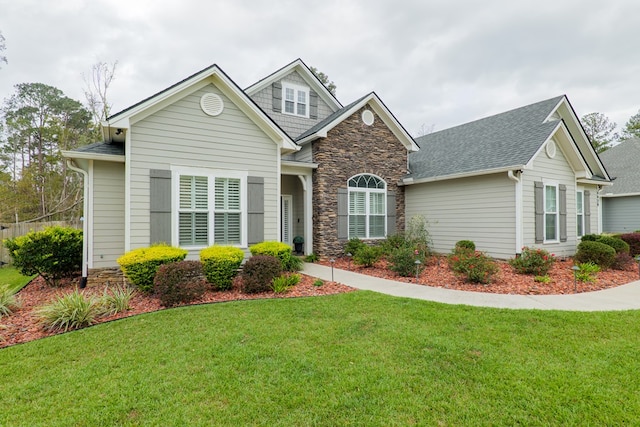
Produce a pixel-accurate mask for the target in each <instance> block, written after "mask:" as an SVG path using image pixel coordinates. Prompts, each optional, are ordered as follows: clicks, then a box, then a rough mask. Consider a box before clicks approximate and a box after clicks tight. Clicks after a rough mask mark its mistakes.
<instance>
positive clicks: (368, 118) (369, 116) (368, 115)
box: [362, 110, 374, 126]
mask: <svg viewBox="0 0 640 427" xmlns="http://www.w3.org/2000/svg"><path fill="white" fill-rule="evenodd" d="M373 120H374V117H373V113H372V112H371V110H364V111H363V112H362V123H364V124H365V125H367V126H371V125H372V124H373Z"/></svg>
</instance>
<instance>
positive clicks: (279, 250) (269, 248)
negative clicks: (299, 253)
mask: <svg viewBox="0 0 640 427" xmlns="http://www.w3.org/2000/svg"><path fill="white" fill-rule="evenodd" d="M249 251H250V252H251V255H254V256H255V255H269V256H272V257H275V258H278V259H279V260H280V262H281V263H282V270H284V271H297V270H300V269H301V268H302V261H301V260H300V258H297V257H295V256H294V255H293V253H292V251H291V246H289V245H287V244H286V243H283V242H262V243H257V244H255V245H253V246H251V247H250V248H249Z"/></svg>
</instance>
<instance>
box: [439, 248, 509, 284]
mask: <svg viewBox="0 0 640 427" xmlns="http://www.w3.org/2000/svg"><path fill="white" fill-rule="evenodd" d="M448 261H449V268H450V269H451V270H452V271H453V272H455V273H456V274H458V275H461V276H464V277H465V280H466V281H467V282H471V283H484V284H486V283H490V282H491V278H492V277H493V275H494V274H496V273H497V272H498V266H497V265H496V263H495V262H494V261H493V260H491V258H489V257H488V256H486V255H485V254H484V253H482V252H478V251H474V252H471V251H468V250H461V251H458V252H453V253H452V254H451V255H449V258H448Z"/></svg>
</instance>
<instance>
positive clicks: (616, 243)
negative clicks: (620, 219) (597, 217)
mask: <svg viewBox="0 0 640 427" xmlns="http://www.w3.org/2000/svg"><path fill="white" fill-rule="evenodd" d="M596 242H600V243H604V244H605V245H609V246H611V247H612V248H613V249H615V250H616V253H621V252H624V253H629V244H628V243H627V242H625V241H624V240H622V239H620V238H618V237H613V236H607V235H604V234H603V235H601V236H598V240H596Z"/></svg>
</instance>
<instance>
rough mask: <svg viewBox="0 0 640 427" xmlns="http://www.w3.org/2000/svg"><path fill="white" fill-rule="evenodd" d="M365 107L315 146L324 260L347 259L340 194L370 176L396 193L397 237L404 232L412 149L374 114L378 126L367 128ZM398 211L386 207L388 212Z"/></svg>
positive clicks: (318, 238) (319, 245)
mask: <svg viewBox="0 0 640 427" xmlns="http://www.w3.org/2000/svg"><path fill="white" fill-rule="evenodd" d="M365 109H367V108H366V107H364V108H363V109H361V110H359V111H358V112H356V113H354V114H353V115H351V116H350V117H348V118H347V119H345V120H344V121H343V122H342V123H340V124H339V125H338V126H336V127H335V128H333V129H332V130H331V131H329V133H328V135H327V138H320V139H318V140H316V141H314V142H313V148H312V149H313V161H314V162H315V163H317V164H318V168H317V169H316V170H314V171H313V242H314V243H313V245H314V248H313V250H314V252H315V253H316V254H318V255H319V256H321V257H329V256H339V255H342V254H343V247H344V244H345V243H346V239H338V219H337V218H338V188H340V187H343V188H346V187H347V180H348V179H349V178H351V177H352V176H354V175H358V174H362V173H370V174H374V175H377V176H379V177H381V178H382V179H384V180H385V181H386V183H387V191H395V192H396V206H395V210H396V231H403V230H404V223H405V218H404V216H405V212H404V211H405V200H404V187H401V186H398V183H399V182H400V180H401V177H403V176H404V175H406V171H407V149H406V148H405V147H404V145H402V143H401V142H400V141H399V140H398V139H397V138H396V137H395V136H394V135H393V133H392V132H391V131H390V130H389V128H387V126H386V125H385V124H384V122H383V121H382V120H381V119H380V118H379V117H378V115H376V114H375V113H374V116H375V121H374V123H373V125H371V126H367V125H365V124H364V123H363V122H362V119H361V114H362V111H364V110H365ZM390 209H393V208H392V207H391V206H387V210H388V211H389V210H390Z"/></svg>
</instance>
